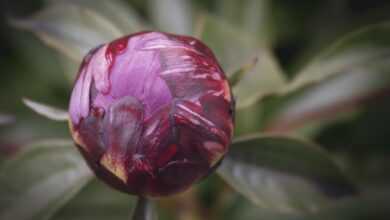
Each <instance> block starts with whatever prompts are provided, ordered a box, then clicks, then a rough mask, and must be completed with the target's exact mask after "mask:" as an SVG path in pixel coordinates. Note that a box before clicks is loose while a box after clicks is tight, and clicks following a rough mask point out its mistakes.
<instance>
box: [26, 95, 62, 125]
mask: <svg viewBox="0 0 390 220" xmlns="http://www.w3.org/2000/svg"><path fill="white" fill-rule="evenodd" d="M23 103H24V104H25V105H26V106H27V107H29V108H30V109H32V110H33V111H34V112H36V113H38V114H39V115H42V116H44V117H46V118H48V119H51V120H54V121H68V119H69V115H68V112H67V111H65V110H62V109H59V108H55V107H51V106H49V105H46V104H42V103H39V102H35V101H32V100H30V99H28V98H23Z"/></svg>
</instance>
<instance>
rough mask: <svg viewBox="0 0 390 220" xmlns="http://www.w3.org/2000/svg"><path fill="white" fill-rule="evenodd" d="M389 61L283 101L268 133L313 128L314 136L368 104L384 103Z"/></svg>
mask: <svg viewBox="0 0 390 220" xmlns="http://www.w3.org/2000/svg"><path fill="white" fill-rule="evenodd" d="M389 58H390V56H389ZM389 61H390V60H383V63H380V62H379V61H378V62H375V63H374V64H371V65H366V66H365V67H361V68H356V69H354V70H352V71H351V72H346V73H344V74H343V75H339V76H336V77H332V78H330V79H327V80H325V81H322V82H321V83H319V84H317V85H313V86H310V87H308V88H305V89H304V90H302V91H299V92H297V93H292V94H289V96H286V97H283V98H282V99H285V100H283V101H282V104H280V106H279V109H278V110H277V111H276V112H275V113H274V115H273V116H272V119H271V121H270V122H268V124H267V126H266V128H265V131H267V132H291V131H295V132H297V131H298V130H297V129H300V130H305V128H310V130H309V131H310V134H311V135H314V134H315V132H316V131H317V130H318V129H319V128H321V126H323V125H324V124H326V123H328V122H332V121H335V120H339V119H343V118H349V116H353V114H351V113H353V112H354V111H357V110H359V109H362V107H364V106H366V105H367V104H368V103H370V102H373V101H375V100H376V99H384V98H385V97H386V96H387V94H388V93H389V92H390V71H388V66H389V65H388V62H389ZM306 132H307V131H306Z"/></svg>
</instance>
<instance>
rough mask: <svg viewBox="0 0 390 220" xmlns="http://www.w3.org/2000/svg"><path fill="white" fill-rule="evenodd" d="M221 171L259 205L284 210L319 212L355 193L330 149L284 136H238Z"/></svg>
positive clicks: (287, 211) (288, 211)
mask: <svg viewBox="0 0 390 220" xmlns="http://www.w3.org/2000/svg"><path fill="white" fill-rule="evenodd" d="M218 173H219V174H220V175H221V176H222V177H223V178H224V179H225V180H226V181H227V182H228V183H229V184H230V185H231V186H232V187H233V188H234V189H236V190H237V191H238V192H240V193H242V194H243V195H245V196H246V197H247V198H248V199H250V200H251V201H252V202H254V203H255V204H257V205H258V206H260V207H261V208H264V209H268V210H272V211H276V212H281V213H307V212H309V213H310V212H315V211H318V210H320V209H321V208H324V207H326V206H328V205H329V204H330V203H332V202H333V201H335V199H337V198H339V197H342V196H346V195H350V194H353V193H354V192H355V188H354V187H353V186H352V185H351V184H350V183H349V181H348V180H347V179H346V177H345V176H344V175H343V173H342V172H341V171H340V169H339V168H338V167H337V166H336V165H335V163H334V162H333V161H332V160H331V158H330V157H329V156H328V154H327V153H326V152H324V151H322V150H321V149H320V148H319V147H318V146H316V145H314V144H312V143H309V142H306V141H303V140H299V139H295V138H291V137H285V136H250V137H246V138H242V139H238V140H237V141H235V142H234V143H233V144H232V146H231V149H230V152H229V154H228V156H227V157H226V158H225V160H224V162H223V163H222V165H221V167H220V168H219V169H218Z"/></svg>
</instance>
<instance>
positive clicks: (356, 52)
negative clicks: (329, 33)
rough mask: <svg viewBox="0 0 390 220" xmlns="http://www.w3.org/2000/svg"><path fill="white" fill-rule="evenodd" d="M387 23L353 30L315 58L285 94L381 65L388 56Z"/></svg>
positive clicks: (389, 26) (388, 35)
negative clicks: (328, 79) (366, 67)
mask: <svg viewBox="0 0 390 220" xmlns="http://www.w3.org/2000/svg"><path fill="white" fill-rule="evenodd" d="M389 37H390V23H389V22H386V23H381V24H376V25H370V26H367V27H365V28H362V29H360V30H357V31H354V32H352V33H350V34H347V35H346V36H344V37H342V38H341V39H340V40H338V41H336V42H335V43H334V44H332V45H331V46H330V47H329V48H327V49H325V50H324V51H323V52H321V53H320V54H319V55H318V56H316V57H314V58H313V60H312V61H311V62H310V63H309V64H308V65H306V67H304V68H303V69H302V70H301V71H299V72H298V74H297V75H296V77H295V78H294V79H293V81H292V82H291V83H290V84H289V85H288V87H287V88H285V90H286V91H285V92H288V91H293V90H296V89H297V88H301V87H303V86H306V85H308V84H312V83H318V82H320V81H321V80H323V79H325V78H327V77H330V76H332V75H335V74H343V73H345V72H350V71H351V70H353V69H355V68H356V67H358V66H363V67H364V66H365V65H370V64H373V63H374V62H383V61H384V60H388V59H389V55H390V41H389Z"/></svg>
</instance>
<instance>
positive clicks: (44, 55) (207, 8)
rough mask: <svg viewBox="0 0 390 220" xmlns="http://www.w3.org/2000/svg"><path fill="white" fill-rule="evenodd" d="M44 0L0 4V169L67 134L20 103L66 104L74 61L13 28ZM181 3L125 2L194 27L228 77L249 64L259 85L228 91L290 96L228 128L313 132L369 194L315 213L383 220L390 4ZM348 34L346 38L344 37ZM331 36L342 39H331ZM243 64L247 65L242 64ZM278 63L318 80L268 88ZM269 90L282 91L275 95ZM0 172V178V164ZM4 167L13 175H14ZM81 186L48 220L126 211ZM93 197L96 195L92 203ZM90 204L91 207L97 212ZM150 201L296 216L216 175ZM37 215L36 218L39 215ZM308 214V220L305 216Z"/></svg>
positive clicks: (230, 213)
mask: <svg viewBox="0 0 390 220" xmlns="http://www.w3.org/2000/svg"><path fill="white" fill-rule="evenodd" d="M47 2H49V1H38V0H35V1H22V0H14V1H11V0H8V1H6V0H3V1H1V4H2V5H1V7H0V8H1V9H0V10H1V13H0V15H1V20H0V22H1V23H0V42H1V44H0V68H1V70H2V74H0V82H1V87H0V166H1V164H2V163H5V162H4V161H7V160H8V159H9V158H13V157H16V156H15V155H16V154H17V152H18V151H19V150H20V149H23V148H24V147H23V146H25V145H28V144H30V143H32V142H35V141H38V140H43V139H47V138H54V137H55V138H68V137H69V134H68V129H67V124H66V123H59V122H54V121H50V120H46V119H44V118H42V117H41V116H39V115H37V114H36V113H34V112H32V111H31V110H30V109H28V108H27V107H26V106H25V105H23V103H22V101H21V99H22V97H29V98H31V99H33V100H38V101H40V102H43V103H50V105H53V106H58V107H60V108H63V109H66V108H67V103H68V99H69V95H70V81H71V80H70V78H72V77H71V76H69V70H68V68H69V66H70V65H68V64H67V62H66V61H65V60H64V56H63V55H61V54H60V53H58V52H57V51H56V50H54V49H52V48H50V47H47V45H46V44H44V43H43V42H42V41H41V40H39V38H38V37H37V36H36V35H34V34H32V33H31V32H28V31H26V30H21V29H18V28H15V27H14V26H12V25H10V23H12V22H10V20H12V19H10V18H15V17H18V18H19V17H25V16H29V15H31V14H33V13H34V12H37V11H39V10H40V9H42V8H43V7H44V6H45V5H47ZM168 2H173V3H169V4H173V5H170V6H171V7H168V6H169V4H168ZM175 2H176V4H175ZM179 2H181V3H177V1H164V0H163V1H141V0H132V1H127V2H126V4H127V6H129V7H131V8H132V9H134V11H135V13H136V14H137V16H138V17H139V18H140V20H143V21H145V22H147V23H148V24H151V26H150V27H153V28H158V29H161V30H166V31H173V32H179V33H190V34H196V33H197V30H198V31H199V30H201V32H202V33H201V34H200V36H201V37H202V38H203V39H204V40H205V42H206V43H208V44H209V45H210V46H211V47H212V48H213V49H214V50H216V52H217V55H220V56H218V57H219V58H220V59H221V60H222V63H223V65H224V67H225V70H226V72H227V73H229V74H230V73H232V72H240V71H242V72H246V70H245V69H246V68H247V69H249V71H248V72H249V73H245V74H246V75H245V77H246V78H245V77H244V79H243V82H244V83H245V82H247V83H248V81H251V80H253V81H254V82H255V83H258V84H254V85H253V84H250V83H249V84H246V86H247V87H246V88H244V89H242V88H243V87H241V89H237V91H236V92H237V93H240V95H241V96H242V97H243V98H242V99H239V100H246V101H248V100H249V101H248V102H249V103H250V102H251V95H253V93H256V91H258V90H262V88H266V89H264V91H262V92H263V93H261V94H260V95H261V96H263V95H264V94H277V93H278V92H280V93H283V94H287V95H284V96H282V97H278V96H277V97H274V96H272V95H269V96H266V97H265V98H263V99H262V102H261V103H260V104H255V105H251V108H243V109H241V110H240V111H239V112H241V113H240V114H238V115H237V130H236V135H237V136H239V135H243V134H249V133H256V132H257V133H262V134H265V133H268V134H270V133H275V132H276V133H283V134H293V135H296V136H299V137H300V138H305V139H310V140H311V141H314V142H316V143H318V144H319V145H321V148H323V149H324V150H326V151H328V153H329V154H330V155H331V158H332V159H333V160H335V161H336V163H337V164H338V165H339V166H340V167H341V168H342V170H343V171H344V172H345V173H346V176H347V177H348V179H350V180H351V181H352V182H353V183H354V185H355V186H356V187H357V188H358V189H359V191H360V192H361V193H363V194H364V196H365V197H364V202H362V203H359V202H357V205H355V206H352V207H353V208H350V207H351V206H348V205H346V207H349V208H345V209H341V208H340V209H336V210H333V211H331V212H328V213H325V214H322V215H315V216H319V217H318V219H329V218H331V219H380V218H382V219H388V217H389V214H390V213H389V210H386V208H385V207H386V204H389V202H390V201H389V198H388V196H387V195H389V192H390V191H389V181H390V176H389V175H388V174H389V170H390V162H389V161H390V160H389V159H390V158H389V157H390V156H389V155H390V148H389V146H390V138H389V137H390V128H389V126H388V124H389V123H390V114H389V112H390V102H389V91H390V83H389V82H390V77H389V74H390V71H389V67H390V59H389V56H388V53H387V52H388V50H389V45H390V44H389V43H390V27H389V25H386V24H387V22H388V21H390V14H389V13H388V12H389V10H390V2H388V1H385V0H382V1H380V0H375V1H374V0H373V1H365V0H358V1H353V0H327V1H321V0H300V1H287V0H274V1H266V0H261V1H255V0H252V1H251V0H246V1H238V0H237V1H235V0H226V1H223V0H219V1H218V0H217V1H207V0H198V1H195V0H194V1H179ZM167 5H168V6H167ZM210 17H211V19H208V18H210ZM378 24H380V25H379V26H378ZM383 24H384V25H383ZM202 25H203V26H202ZM381 25H382V26H381ZM197 28H199V29H197ZM192 29H195V32H192ZM362 30H363V31H362ZM364 30H368V31H364ZM356 31H357V32H356ZM215 32H216V34H215ZM351 33H352V34H351ZM353 33H358V34H357V35H356V34H353ZM359 33H363V34H362V35H359ZM350 34H351V35H350ZM346 35H347V36H350V37H347V38H344V36H346ZM351 36H352V37H351ZM353 36H357V37H353ZM339 39H344V40H341V41H340V40H339ZM254 41H255V43H253V44H252V42H254ZM334 42H339V43H337V44H336V45H335V43H334ZM362 45H363V46H362ZM255 47H261V48H262V53H259V54H257V57H258V60H259V61H258V62H257V63H256V64H255V67H251V63H252V61H253V59H254V58H255V57H256V54H252V50H251V49H253V48H255ZM330 47H333V48H335V49H334V50H330V52H329V53H327V52H325V53H324V52H323V51H327V48H330ZM264 48H266V49H264ZM263 49H264V50H263ZM264 51H266V52H264ZM340 51H341V52H340ZM263 52H264V53H263ZM268 53H269V54H271V56H268V55H267V54H268ZM264 54H266V55H264ZM318 54H323V55H320V58H321V56H323V57H322V58H323V59H319V60H316V59H314V61H313V58H314V57H317V56H318ZM270 57H271V58H270ZM267 59H272V60H271V61H270V60H267ZM235 61H237V62H236V63H235ZM241 66H243V69H240V67H241ZM248 66H249V67H248ZM351 66H352V67H351ZM347 67H348V68H349V67H351V68H352V70H351V69H348V68H347ZM307 68H309V69H307ZM310 68H311V69H310ZM279 70H281V71H280V72H283V73H282V74H283V75H282V77H283V78H285V79H286V81H288V80H291V79H294V77H295V76H296V75H297V74H299V73H302V72H305V71H306V72H307V73H306V76H305V75H304V76H305V77H303V78H304V80H303V81H305V80H308V81H310V82H311V80H312V78H316V77H313V75H315V74H316V73H317V75H319V76H320V77H318V79H317V80H314V83H313V84H310V85H309V86H308V87H305V88H304V89H299V90H293V89H290V87H292V88H294V86H295V85H294V84H293V85H292V86H291V85H289V86H287V85H285V84H283V85H280V86H279V84H278V83H276V84H275V85H273V84H272V85H271V84H269V83H270V82H275V81H278V80H279V79H276V80H275V78H272V77H275V76H274V75H273V74H270V72H273V71H279ZM70 72H72V71H70ZM250 72H255V73H259V74H263V75H265V77H271V78H261V76H260V77H257V78H253V77H255V76H251V75H250V74H251V73H250ZM334 72H337V73H339V72H340V73H344V72H345V74H344V75H347V76H335V77H330V78H326V79H322V78H325V77H322V76H324V75H326V74H327V73H332V74H333V73H334ZM349 72H359V73H358V74H355V76H356V75H357V77H354V76H352V77H351V76H350V75H351V74H349ZM64 73H65V74H64ZM67 74H68V75H67ZM348 74H349V75H348ZM359 74H360V75H361V76H360V75H359ZM329 75H331V74H329ZM339 75H340V74H339ZM245 79H246V80H247V81H245ZM248 79H249V80H248ZM296 84H297V85H298V86H297V87H299V86H301V85H300V84H301V83H300V82H299V81H298V83H296ZM267 86H268V87H267ZM274 87H275V88H276V87H278V89H280V90H277V91H275V90H274ZM284 90H285V91H284ZM289 90H293V92H290V91H289ZM281 91H284V92H281ZM291 100H292V101H291ZM302 100H303V101H302ZM340 100H341V101H340ZM239 102H240V101H239ZM242 104H243V105H245V104H246V103H244V102H243V103H242ZM291 119H293V121H292V122H291V121H290V120H291ZM56 144H58V143H56ZM59 145H61V144H59ZM26 166H27V165H26ZM48 166H49V165H48ZM21 167H22V168H21V169H23V166H21ZM0 174H2V175H3V176H2V178H4V175H5V174H4V172H0ZM6 174H7V175H12V172H9V173H7V172H6ZM0 177H1V176H0ZM5 178H9V177H8V176H6V177H5ZM11 179H12V178H11ZM14 181H15V184H16V185H17V184H21V183H22V180H18V179H15V180H14ZM89 184H90V185H91V187H88V188H86V189H85V190H82V191H81V193H80V195H78V196H79V199H77V201H76V202H74V203H75V205H74V206H75V207H73V208H72V207H66V208H65V209H62V210H61V211H60V214H57V215H56V216H55V218H54V219H61V218H63V219H67V218H66V216H68V217H69V216H72V214H74V213H78V216H80V217H79V218H80V219H92V217H93V216H95V215H96V216H99V217H101V218H103V217H107V218H110V219H111V218H113V219H114V218H115V219H123V218H122V216H127V215H129V209H130V204H128V203H130V202H127V201H126V200H127V197H125V196H124V195H121V194H118V193H115V192H111V191H110V189H107V188H105V187H102V186H101V185H100V183H95V182H92V183H89ZM94 187H95V188H94ZM258 187H263V186H261V185H259V186H258ZM94 190H95V191H94ZM100 190H105V191H110V192H106V193H103V192H101V191H100ZM11 191H12V190H7V189H5V190H4V188H3V190H0V193H1V194H0V197H2V199H4V198H6V196H4V195H6V193H9V192H11ZM99 194H101V195H111V196H112V198H111V197H104V199H102V198H101V197H99V196H97V195H99ZM376 195H380V197H376ZM366 196H367V198H366ZM95 197H96V198H95ZM270 197H273V196H272V195H271V196H270ZM87 198H91V199H87ZM0 200H1V199H0ZM90 200H94V201H100V202H99V204H89V203H88V201H89V202H90ZM0 204H1V203H0ZM70 204H72V202H71V203H70ZM78 204H81V205H78ZM27 205H28V204H27ZM92 205H95V206H92ZM90 207H95V208H94V210H93V212H94V214H93V215H92V214H91V213H90V212H92V210H90ZM96 207H101V208H102V209H100V210H99V209H96ZM157 207H158V212H159V215H160V219H259V218H260V216H261V217H262V219H300V218H303V217H297V216H295V215H290V214H286V215H284V214H282V215H277V216H276V217H275V215H274V214H273V213H269V210H263V209H259V208H257V207H256V206H255V205H254V204H253V203H251V202H250V201H249V200H247V199H246V198H245V197H243V196H242V195H241V194H239V193H237V192H235V191H234V190H233V188H232V187H230V186H229V185H227V184H226V183H225V182H224V181H223V180H221V179H220V178H219V177H218V176H217V175H212V176H211V177H210V178H208V179H207V180H206V181H204V182H202V183H200V184H198V185H197V186H196V187H194V188H193V189H191V190H190V191H188V192H185V193H183V194H180V195H178V196H175V197H172V198H166V199H162V200H159V201H158V202H157ZM0 210H2V209H1V206H0ZM364 210H368V211H364ZM359 211H361V212H359ZM0 216H2V215H0ZM43 216H44V217H42V216H40V217H39V215H38V217H37V216H35V217H34V218H35V219H45V218H46V217H45V215H43ZM34 218H30V219H34ZM314 218H315V217H313V216H312V217H311V218H310V219H314ZM16 219H17V218H16ZM20 219H29V218H20Z"/></svg>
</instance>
